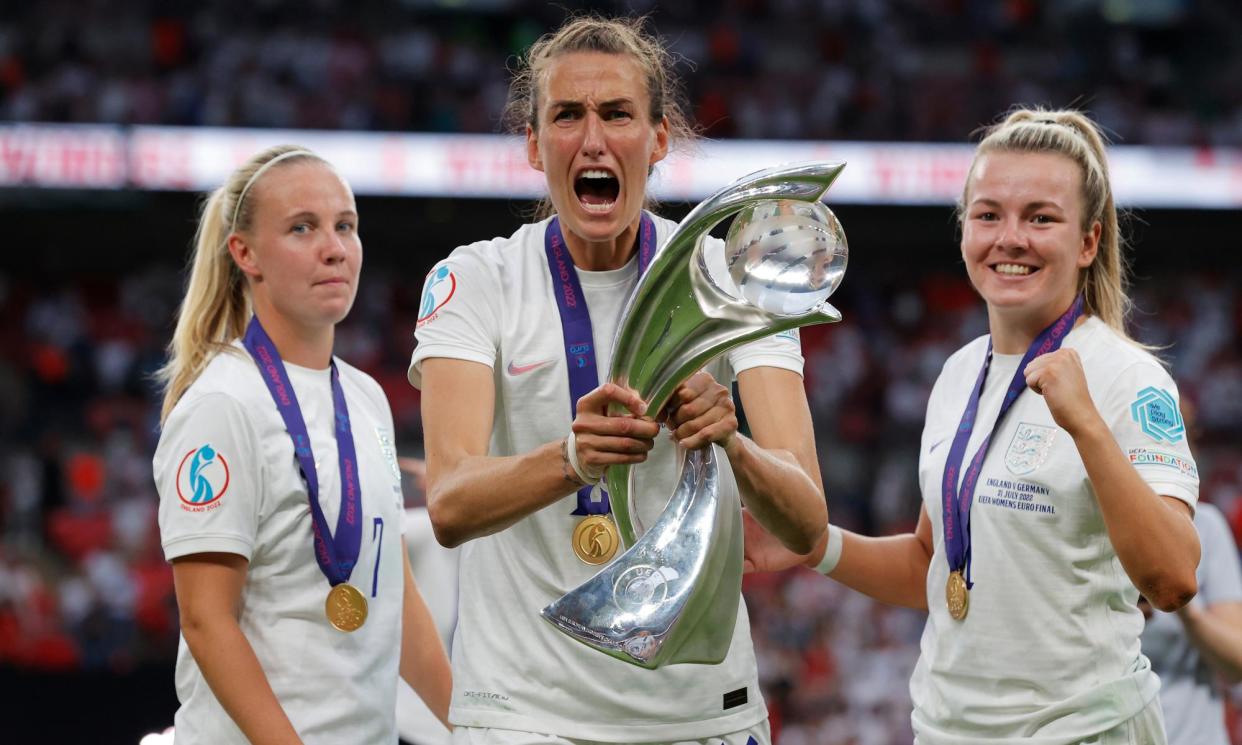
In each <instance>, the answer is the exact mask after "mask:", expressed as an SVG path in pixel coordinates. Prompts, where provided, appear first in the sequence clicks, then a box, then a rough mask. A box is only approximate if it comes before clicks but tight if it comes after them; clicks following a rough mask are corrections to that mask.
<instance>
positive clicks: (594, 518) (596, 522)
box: [573, 515, 621, 564]
mask: <svg viewBox="0 0 1242 745" xmlns="http://www.w3.org/2000/svg"><path fill="white" fill-rule="evenodd" d="M620 543H621V540H620V537H619V536H618V535H617V526H616V525H613V523H612V520H610V519H608V516H607V515H591V516H590V517H588V518H586V519H585V520H583V521H582V522H580V523H578V527H576V528H574V537H573V546H574V553H575V554H577V555H578V558H579V559H582V560H583V561H585V562H586V563H588V564H603V563H604V562H606V561H608V560H609V559H611V558H612V557H613V556H614V555H616V553H617V546H619V545H620Z"/></svg>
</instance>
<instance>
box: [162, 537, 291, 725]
mask: <svg viewBox="0 0 1242 745" xmlns="http://www.w3.org/2000/svg"><path fill="white" fill-rule="evenodd" d="M246 567H247V561H246V559H245V558H244V557H242V556H238V555H237V554H225V553H210V554H194V555H192V556H185V557H182V558H180V559H176V560H174V561H173V584H174V586H175V588H176V592H177V606H178V608H179V609H180V612H181V634H182V635H183V636H184V637H185V641H186V644H187V645H188V646H189V648H190V653H191V654H193V655H194V661H195V662H197V663H198V667H199V669H200V670H202V671H203V677H204V678H205V679H206V680H207V685H209V686H210V687H211V692H212V693H214V694H215V696H216V698H217V699H218V700H219V701H220V704H221V706H223V707H224V710H225V711H226V712H228V714H229V716H230V717H232V719H233V721H234V722H236V723H237V726H238V727H239V728H240V729H241V731H242V732H243V733H244V734H245V735H246V737H247V738H248V739H249V740H250V742H252V743H255V745H294V744H300V743H301V742H302V740H301V739H300V738H299V737H298V734H297V732H296V731H294V729H293V724H292V723H291V722H290V721H289V717H288V716H286V714H285V711H284V709H282V708H281V706H280V702H279V701H278V700H277V699H276V694H275V693H273V692H272V687H271V685H270V684H269V683H268V682H267V676H266V675H265V674H264V673H263V668H262V667H261V666H260V665H259V659H258V658H257V657H256V656H255V654H254V648H253V647H251V646H250V641H249V640H248V639H246V636H245V634H243V633H242V630H241V627H240V626H239V625H238V623H237V619H238V617H239V612H240V608H239V606H240V601H241V591H242V587H243V586H244V585H245V582H246Z"/></svg>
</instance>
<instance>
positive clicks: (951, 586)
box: [944, 571, 970, 621]
mask: <svg viewBox="0 0 1242 745" xmlns="http://www.w3.org/2000/svg"><path fill="white" fill-rule="evenodd" d="M944 602H945V604H946V605H948V606H949V615H950V616H952V617H953V620H954V621H960V620H962V619H963V618H965V617H966V613H967V611H969V610H970V591H969V590H968V589H966V578H965V577H963V576H962V573H961V572H960V571H958V572H951V573H950V574H949V581H948V582H946V583H945V584H944Z"/></svg>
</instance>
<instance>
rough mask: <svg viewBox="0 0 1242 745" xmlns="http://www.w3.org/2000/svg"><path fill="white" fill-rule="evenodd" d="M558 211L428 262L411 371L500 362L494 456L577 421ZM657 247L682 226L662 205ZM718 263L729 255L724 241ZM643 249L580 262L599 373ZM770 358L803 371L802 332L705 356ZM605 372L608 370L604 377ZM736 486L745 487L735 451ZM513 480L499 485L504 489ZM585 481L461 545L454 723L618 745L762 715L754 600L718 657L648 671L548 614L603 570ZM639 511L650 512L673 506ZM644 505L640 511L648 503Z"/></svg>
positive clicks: (654, 467) (722, 377)
mask: <svg viewBox="0 0 1242 745" xmlns="http://www.w3.org/2000/svg"><path fill="white" fill-rule="evenodd" d="M547 222H548V221H544V222H541V223H537V224H533V225H526V226H523V227H522V228H521V229H519V230H518V231H517V232H516V233H515V234H514V235H513V236H512V237H509V238H499V239H495V240H491V241H483V242H480V243H474V244H470V245H467V246H462V247H460V248H458V249H457V250H455V251H454V252H453V253H452V255H451V256H449V258H448V259H446V260H444V261H442V262H440V263H439V264H438V265H437V266H436V267H435V268H433V269H432V271H431V273H430V274H429V275H428V278H427V283H426V286H425V289H424V294H423V306H422V310H421V313H420V316H421V317H420V319H419V322H418V330H417V334H416V336H417V340H418V346H417V347H416V348H415V350H414V355H413V359H412V362H411V365H410V382H411V383H413V384H414V385H415V386H420V383H421V370H420V365H421V364H422V362H423V361H424V360H426V359H428V358H432V357H448V358H454V359H461V360H471V361H474V362H479V363H482V364H485V365H487V366H489V367H490V368H491V369H492V373H493V381H494V386H495V397H496V398H495V412H494V424H493V428H492V435H491V443H490V448H489V454H491V455H495V456H507V455H514V454H518V453H524V452H528V451H530V450H532V449H534V448H536V447H538V446H540V445H543V444H545V443H548V442H554V441H557V440H560V439H561V438H563V437H565V436H566V435H567V434H568V433H569V426H570V423H571V421H572V416H571V408H570V398H569V382H568V377H567V372H566V370H567V367H566V365H567V363H566V359H565V346H564V340H563V337H562V334H561V320H560V315H559V313H558V310H557V305H556V301H555V299H554V296H553V286H552V279H551V275H550V273H549V270H548V265H547V258H546V255H545V253H544V232H545V228H546V226H547ZM655 222H656V226H657V241H658V245H662V244H663V242H664V240H665V239H667V237H668V235H669V233H670V232H671V230H672V228H673V227H674V226H675V224H674V223H672V222H670V221H668V220H663V219H660V218H655ZM721 255H722V258H721V261H722V262H723V253H722V254H721ZM637 272H638V270H637V261H636V260H631V262H630V263H629V264H628V265H627V266H625V267H623V268H621V269H617V270H613V271H603V272H588V271H582V270H577V273H578V277H579V279H580V281H581V284H582V289H583V293H584V295H585V296H586V300H587V306H588V307H589V309H590V315H591V328H592V332H593V336H594V344H595V347H596V364H597V369H598V371H599V376H600V377H601V378H602V377H603V376H605V375H606V374H607V372H606V371H607V370H608V368H609V364H610V361H611V356H612V344H613V336H614V334H615V332H616V327H617V323H618V321H619V318H620V313H621V310H622V306H623V304H624V301H625V299H626V298H627V296H628V295H629V293H630V291H631V290H632V289H633V287H634V285H635V283H636V281H637ZM757 366H773V367H780V368H785V369H789V370H793V371H795V372H798V373H799V374H801V372H802V355H801V349H800V344H799V340H798V336H797V333H796V332H792V333H786V334H783V335H781V336H780V337H773V338H768V339H763V340H760V341H756V342H752V343H749V344H746V345H744V346H742V347H739V348H738V349H736V350H734V351H733V352H731V353H729V354H727V355H724V356H722V357H721V358H720V359H717V360H715V361H713V362H711V363H709V365H708V366H707V370H708V371H709V372H711V373H712V374H713V375H714V376H715V377H716V379H717V380H718V381H721V382H722V383H724V384H726V385H728V384H729V382H730V381H732V380H733V379H734V377H735V376H736V374H737V373H738V372H740V371H742V370H745V369H747V368H750V367H757ZM600 382H602V380H601V381H600ZM718 454H719V455H720V456H721V461H722V462H723V463H724V464H725V465H726V467H725V468H723V469H722V483H723V484H725V488H731V489H734V490H736V484H735V482H734V480H733V477H732V471H731V470H730V469H729V468H728V467H727V464H728V459H727V458H726V457H724V456H723V453H718ZM638 473H639V474H640V479H643V480H645V483H649V484H650V486H648V487H646V488H647V489H650V490H651V491H650V493H656V494H663V495H671V494H672V493H673V488H674V480H675V475H676V474H675V464H674V448H673V447H672V445H671V443H670V442H669V440H668V438H667V437H666V436H661V437H660V438H659V439H658V442H657V446H656V448H655V450H653V451H652V453H651V457H650V459H649V461H648V463H647V464H644V465H643V466H642V467H640V468H639V469H638ZM505 488H506V486H505V485H504V484H497V485H496V489H497V491H498V492H500V493H502V494H503V492H504V490H505ZM576 506H577V497H576V495H574V494H570V495H568V496H566V497H565V498H564V499H562V500H560V501H559V502H556V503H554V504H552V505H549V506H548V507H545V508H544V509H542V510H539V511H538V512H536V513H534V514H532V515H530V516H528V517H526V518H524V519H523V520H521V521H519V522H518V523H517V524H515V525H513V526H511V527H509V528H507V529H505V530H502V531H500V532H498V533H496V534H494V535H489V536H486V537H483V538H479V539H476V540H473V541H470V542H468V543H466V544H465V545H463V546H462V549H461V596H460V613H459V616H458V627H457V631H456V635H455V637H454V644H453V702H452V708H451V710H450V718H451V720H452V721H453V723H454V724H459V725H468V726H473V727H495V728H504V729H515V730H525V731H531V732H544V733H552V734H557V735H562V736H568V737H575V738H582V739H589V740H599V741H607V742H637V741H643V740H647V741H659V740H670V741H671V740H679V739H686V740H691V739H698V738H702V737H708V736H711V735H719V734H721V733H731V732H737V731H739V730H743V729H746V728H748V727H751V726H752V725H754V724H756V723H758V722H761V721H763V719H764V718H765V717H766V711H765V707H764V704H763V700H762V697H761V694H760V691H759V684H758V679H757V675H756V670H755V657H754V650H753V648H752V646H751V641H750V626H749V623H748V621H747V616H746V609H745V605H744V604H743V605H742V607H741V609H740V610H739V612H738V615H737V618H735V619H733V618H731V619H721V622H722V623H730V624H733V625H734V635H733V644H732V647H731V648H730V651H729V655H728V657H727V658H726V660H725V661H724V662H723V663H721V664H720V665H673V666H668V667H664V668H661V669H658V670H654V671H652V670H645V669H641V668H638V667H634V666H632V665H630V664H628V663H625V662H621V661H619V660H616V659H613V658H611V657H608V656H606V655H604V654H602V653H600V652H598V651H596V650H593V649H590V648H588V647H586V646H585V645H583V644H580V643H579V642H577V641H575V640H573V639H570V638H569V637H568V636H566V635H564V634H562V633H561V632H560V631H557V630H556V629H554V628H553V627H552V626H551V625H550V624H549V623H548V622H547V621H545V620H543V619H542V618H541V617H540V611H541V610H542V609H543V608H544V606H546V605H548V604H549V603H551V602H552V601H554V600H556V599H557V598H559V597H560V596H561V595H563V594H564V593H566V592H568V591H569V590H572V589H574V588H575V587H577V586H578V585H580V584H581V583H583V582H584V581H586V580H587V579H589V578H590V577H591V576H593V575H594V574H595V573H596V572H597V571H598V567H593V566H589V565H587V564H585V563H583V562H582V561H580V560H579V559H578V558H577V557H576V556H575V554H574V552H573V550H572V549H571V547H570V537H571V535H572V533H573V530H574V527H575V526H576V525H577V524H578V522H579V520H580V519H581V518H580V517H577V516H574V515H572V514H571V512H573V510H574V509H575V507H576ZM647 507H648V509H647V510H646V511H645V512H643V514H640V518H641V519H642V521H643V522H644V524H647V525H650V524H652V521H653V520H654V518H655V517H656V516H657V515H658V513H659V510H660V509H661V508H662V505H647ZM640 511H641V510H640Z"/></svg>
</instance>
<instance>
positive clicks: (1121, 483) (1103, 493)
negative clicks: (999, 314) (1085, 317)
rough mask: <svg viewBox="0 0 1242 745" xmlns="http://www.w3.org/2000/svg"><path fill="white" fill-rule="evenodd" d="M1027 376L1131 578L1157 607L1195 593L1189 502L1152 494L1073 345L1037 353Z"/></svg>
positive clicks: (1169, 607) (1172, 606) (1170, 607)
mask: <svg viewBox="0 0 1242 745" xmlns="http://www.w3.org/2000/svg"><path fill="white" fill-rule="evenodd" d="M1026 381H1027V385H1029V386H1030V387H1031V388H1032V389H1033V390H1034V391H1035V392H1037V393H1039V394H1041V395H1042V396H1043V397H1044V400H1045V401H1046V402H1047V403H1048V409H1049V411H1050V412H1051V413H1052V418H1053V420H1054V421H1056V423H1057V424H1058V425H1059V426H1060V427H1061V428H1062V429H1064V430H1065V431H1066V432H1068V433H1069V435H1070V437H1072V438H1073V439H1074V445H1075V446H1076V447H1077V448H1078V454H1079V457H1081V458H1082V462H1083V465H1084V466H1086V469H1087V478H1088V479H1090V481H1091V486H1092V488H1093V489H1094V490H1095V495H1096V500H1097V501H1098V503H1099V505H1100V512H1101V514H1102V515H1103V517H1104V525H1105V527H1106V528H1107V530H1108V537H1109V540H1110V541H1112V544H1113V549H1114V550H1115V551H1116V552H1117V558H1119V559H1120V560H1121V565H1122V567H1124V568H1125V570H1126V574H1127V575H1129V577H1130V581H1131V582H1133V583H1134V586H1135V587H1137V588H1138V590H1139V592H1140V593H1142V594H1143V595H1144V596H1145V597H1146V598H1147V599H1148V601H1150V602H1151V604H1152V605H1154V606H1155V607H1157V608H1159V609H1160V610H1163V611H1174V610H1176V609H1178V608H1180V607H1182V606H1183V605H1185V604H1186V603H1187V602H1189V601H1190V599H1191V598H1193V597H1194V595H1195V592H1196V591H1197V583H1196V581H1195V569H1196V568H1197V567H1198V566H1199V552H1200V546H1199V534H1198V533H1197V532H1196V531H1195V526H1194V522H1193V515H1192V514H1191V511H1190V507H1189V506H1188V505H1187V504H1186V503H1185V502H1183V501H1181V500H1179V499H1174V498H1173V497H1167V496H1161V495H1158V494H1156V492H1155V491H1154V490H1152V488H1151V487H1150V486H1148V485H1147V482H1146V481H1144V480H1143V477H1142V476H1140V475H1139V473H1138V471H1137V470H1135V468H1134V466H1133V465H1132V464H1131V463H1130V461H1129V459H1128V458H1126V455H1125V453H1123V452H1122V451H1121V447H1120V446H1119V445H1118V444H1117V441H1116V439H1114V437H1113V433H1112V432H1111V431H1110V430H1109V429H1108V425H1107V423H1105V421H1104V419H1103V418H1102V417H1101V416H1100V413H1099V411H1098V410H1097V409H1096V407H1095V402H1094V401H1092V400H1091V395H1090V393H1089V392H1088V391H1087V383H1086V376H1085V375H1084V373H1083V370H1082V362H1081V361H1080V360H1079V357H1078V353H1077V352H1076V351H1075V350H1073V349H1068V348H1062V349H1059V350H1057V351H1056V352H1053V353H1051V354H1045V355H1041V356H1039V357H1036V358H1035V359H1034V360H1032V361H1031V363H1030V364H1029V365H1027V368H1026Z"/></svg>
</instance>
